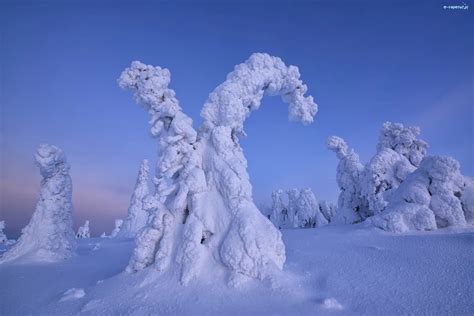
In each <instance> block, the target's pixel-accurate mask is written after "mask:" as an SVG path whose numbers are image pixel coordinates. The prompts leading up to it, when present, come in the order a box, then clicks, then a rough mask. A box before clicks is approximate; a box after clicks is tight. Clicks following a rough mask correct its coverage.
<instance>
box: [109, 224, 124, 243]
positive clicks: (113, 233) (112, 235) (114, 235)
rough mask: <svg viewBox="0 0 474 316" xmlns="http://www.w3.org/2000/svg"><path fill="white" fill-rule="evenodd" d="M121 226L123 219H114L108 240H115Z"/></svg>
mask: <svg viewBox="0 0 474 316" xmlns="http://www.w3.org/2000/svg"><path fill="white" fill-rule="evenodd" d="M122 224H123V219H116V220H115V227H114V229H113V230H112V232H111V233H110V238H115V237H117V235H118V233H119V232H120V229H121V228H122Z"/></svg>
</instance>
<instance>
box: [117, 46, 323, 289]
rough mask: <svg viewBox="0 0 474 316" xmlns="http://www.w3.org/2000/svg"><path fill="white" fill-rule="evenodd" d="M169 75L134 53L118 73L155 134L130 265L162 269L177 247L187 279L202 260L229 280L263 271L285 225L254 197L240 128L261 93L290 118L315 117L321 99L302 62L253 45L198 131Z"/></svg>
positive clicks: (277, 252)
mask: <svg viewBox="0 0 474 316" xmlns="http://www.w3.org/2000/svg"><path fill="white" fill-rule="evenodd" d="M169 82H170V73H169V71H168V70H167V69H162V68H160V67H153V66H146V65H144V64H142V63H140V62H133V63H132V65H131V67H130V68H127V69H126V70H125V71H124V72H123V73H122V75H121V77H120V78H119V84H120V86H121V87H122V88H126V89H131V90H132V91H134V93H135V98H136V100H137V102H138V103H140V104H142V105H144V106H145V108H146V109H147V110H148V111H149V113H150V115H151V117H152V119H151V121H150V123H151V125H152V129H151V130H152V135H153V136H155V137H158V139H159V143H160V150H159V153H160V156H159V159H158V163H157V170H156V179H155V185H156V188H155V194H154V195H153V196H150V197H147V198H146V199H145V200H146V204H147V205H148V206H147V207H148V209H149V210H150V213H151V214H152V215H151V217H150V221H149V224H148V225H147V227H146V228H145V229H143V230H142V231H140V233H139V234H138V236H137V238H136V248H135V250H134V255H133V256H132V259H131V261H130V263H129V266H128V268H127V271H130V272H132V271H138V270H141V269H143V268H145V267H147V266H151V265H152V264H153V266H154V268H155V269H156V270H158V271H163V270H165V269H166V268H168V267H169V266H170V264H169V262H170V261H171V260H172V258H171V256H173V255H175V258H174V262H175V263H176V265H174V267H175V268H176V269H177V270H178V271H177V273H178V274H179V276H180V280H181V282H182V283H183V284H187V283H189V282H190V281H191V280H193V279H195V278H197V276H198V275H199V274H200V273H201V272H202V268H203V267H204V266H206V269H207V270H208V269H212V268H210V267H211V266H215V267H216V268H217V267H221V266H222V265H224V267H226V269H227V270H228V271H229V272H230V278H229V283H230V284H231V285H235V286H238V285H240V283H241V282H242V281H243V280H245V279H246V278H248V277H251V278H259V279H263V278H265V277H266V276H267V275H269V274H272V273H273V271H275V269H276V270H278V269H282V267H283V263H284V261H285V250H284V245H283V242H282V240H281V233H280V232H279V231H278V230H277V229H276V228H275V227H274V226H273V225H272V224H271V222H270V221H268V219H267V218H266V217H265V216H263V215H262V214H261V213H260V211H259V210H258V209H257V207H256V206H255V204H254V203H253V200H252V195H251V185H250V182H249V177H248V174H247V171H246V167H247V162H246V160H245V157H244V156H243V152H242V149H241V148H240V145H239V142H238V137H239V136H242V135H244V131H243V124H244V121H245V119H246V118H247V117H248V115H249V113H250V111H252V110H256V109H257V108H258V107H259V105H260V102H261V99H262V97H263V96H264V95H280V96H281V97H282V99H283V101H284V102H286V103H288V104H289V117H290V119H292V120H295V119H298V120H300V121H302V122H303V123H304V124H307V123H311V122H312V121H313V116H314V115H315V114H316V111H317V106H316V104H315V103H314V102H313V99H312V97H305V96H304V93H305V92H306V90H307V88H306V86H305V85H304V84H303V83H302V82H301V80H299V72H298V68H297V67H294V66H289V67H288V66H286V65H285V64H284V63H283V62H282V61H281V59H279V58H276V57H271V56H269V55H267V54H253V55H252V56H251V57H250V58H249V59H248V60H247V61H246V62H244V63H242V64H240V65H237V66H236V67H235V69H234V71H233V72H231V73H230V74H229V75H228V76H227V80H226V81H225V82H224V83H222V84H221V85H220V86H218V87H217V88H216V89H215V90H214V91H213V92H212V93H211V94H210V96H209V98H208V100H207V102H206V103H205V105H204V108H203V110H202V112H201V116H202V118H203V121H204V122H203V125H202V127H201V129H200V132H199V140H198V137H197V136H198V135H197V133H196V132H195V130H194V129H193V128H192V121H191V119H190V118H189V117H187V116H186V115H185V114H184V113H183V112H182V110H181V108H180V107H179V105H178V101H177V100H176V98H175V93H174V91H173V90H171V89H169V88H168V84H169Z"/></svg>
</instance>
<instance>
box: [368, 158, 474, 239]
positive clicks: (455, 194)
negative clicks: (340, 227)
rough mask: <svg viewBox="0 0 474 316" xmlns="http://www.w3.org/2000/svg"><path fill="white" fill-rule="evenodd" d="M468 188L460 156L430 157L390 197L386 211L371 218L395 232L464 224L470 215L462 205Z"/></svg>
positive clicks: (384, 227) (382, 227)
mask: <svg viewBox="0 0 474 316" xmlns="http://www.w3.org/2000/svg"><path fill="white" fill-rule="evenodd" d="M465 189H466V186H465V178H464V177H463V176H462V175H461V173H460V168H459V163H458V162H457V161H456V160H454V159H453V158H450V157H439V156H432V157H426V158H424V159H423V160H422V162H421V164H420V167H419V168H418V169H417V170H416V171H414V172H413V173H412V174H410V175H408V176H407V178H406V179H405V181H404V182H403V183H402V184H401V185H400V186H399V187H398V189H397V190H396V191H395V193H394V194H393V195H392V196H391V197H390V199H389V203H388V206H387V208H386V210H385V212H383V213H381V214H378V215H376V216H373V217H372V218H371V222H372V223H373V224H374V225H375V226H377V227H379V228H381V229H384V230H387V231H392V232H406V231H411V230H434V229H437V228H443V227H447V226H459V225H464V224H466V217H467V215H468V214H466V213H465V211H466V209H465V208H463V205H462V196H463V193H464V192H463V190H465Z"/></svg>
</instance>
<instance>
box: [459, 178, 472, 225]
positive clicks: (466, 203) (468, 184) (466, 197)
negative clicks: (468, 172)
mask: <svg viewBox="0 0 474 316" xmlns="http://www.w3.org/2000/svg"><path fill="white" fill-rule="evenodd" d="M461 204H462V208H463V211H464V215H465V216H466V221H467V222H468V223H474V179H472V178H469V177H464V188H463V192H462V195H461Z"/></svg>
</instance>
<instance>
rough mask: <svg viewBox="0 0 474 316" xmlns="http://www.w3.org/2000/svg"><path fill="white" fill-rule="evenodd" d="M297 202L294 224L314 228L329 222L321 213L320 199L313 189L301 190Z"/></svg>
mask: <svg viewBox="0 0 474 316" xmlns="http://www.w3.org/2000/svg"><path fill="white" fill-rule="evenodd" d="M296 203H297V211H296V214H295V215H296V216H295V220H294V226H296V227H304V228H312V227H320V226H323V225H326V224H328V220H327V219H326V218H325V217H324V215H323V214H322V213H321V211H320V209H319V203H318V200H317V199H316V197H315V196H314V193H313V191H312V190H311V189H309V188H305V189H302V190H300V192H299V194H298V199H297V201H296Z"/></svg>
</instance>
